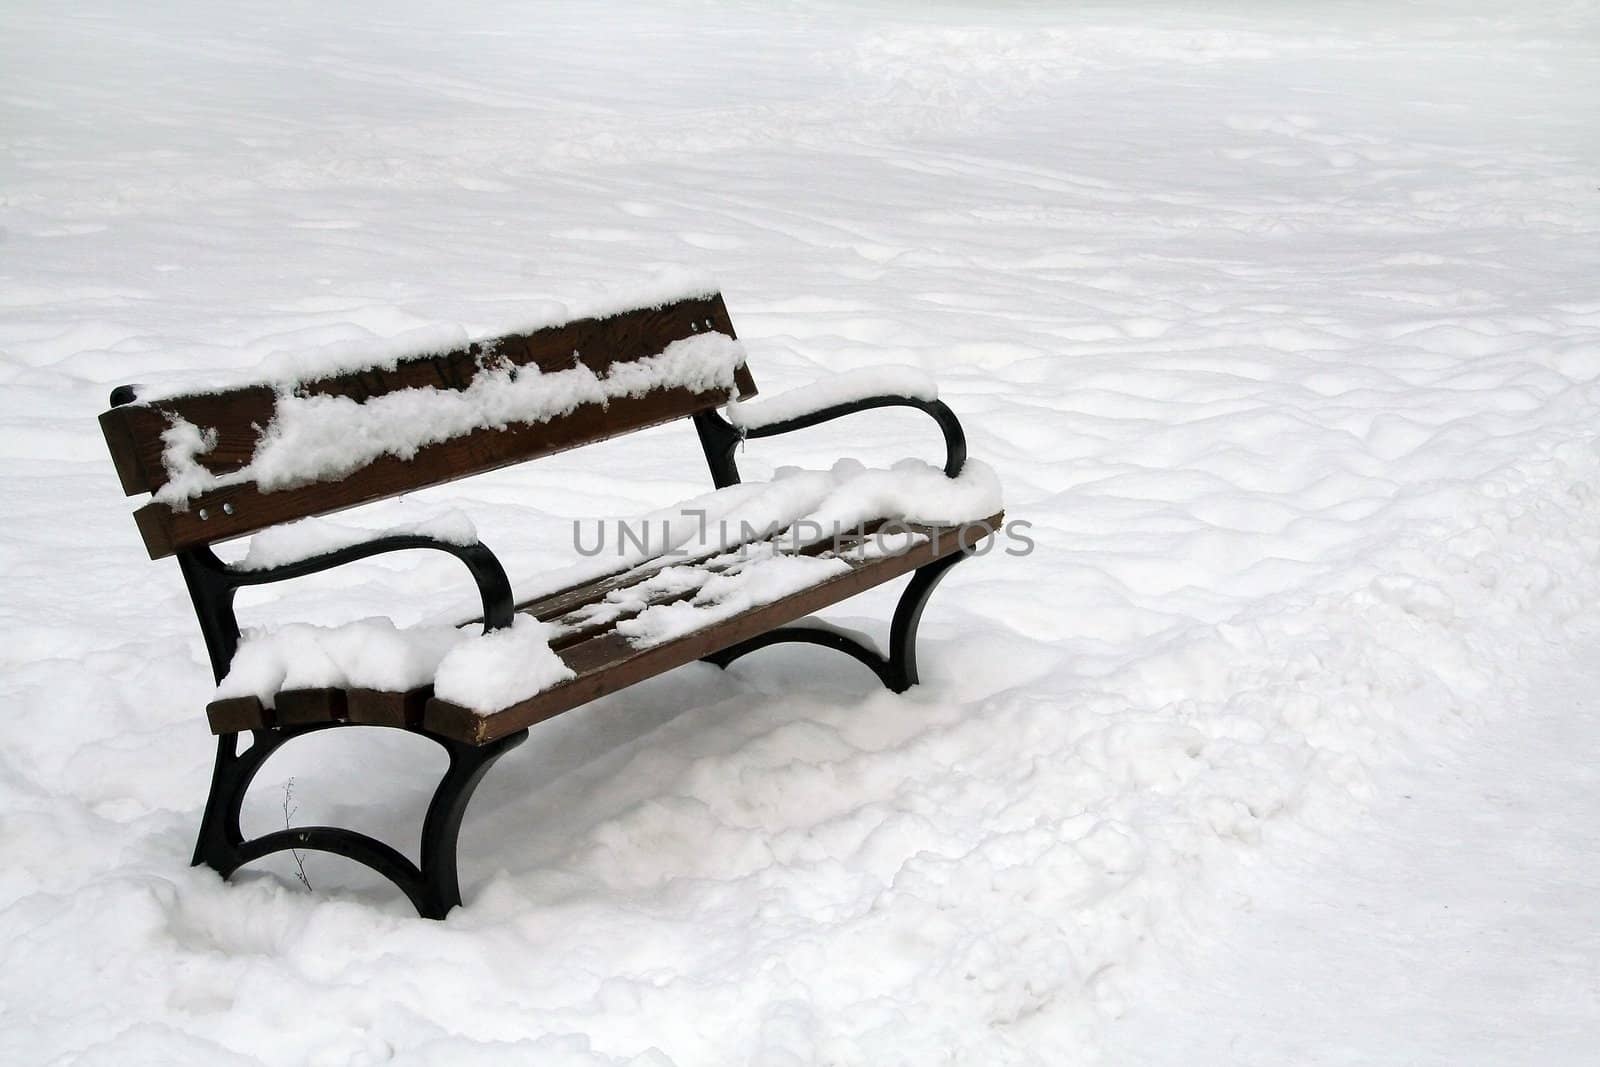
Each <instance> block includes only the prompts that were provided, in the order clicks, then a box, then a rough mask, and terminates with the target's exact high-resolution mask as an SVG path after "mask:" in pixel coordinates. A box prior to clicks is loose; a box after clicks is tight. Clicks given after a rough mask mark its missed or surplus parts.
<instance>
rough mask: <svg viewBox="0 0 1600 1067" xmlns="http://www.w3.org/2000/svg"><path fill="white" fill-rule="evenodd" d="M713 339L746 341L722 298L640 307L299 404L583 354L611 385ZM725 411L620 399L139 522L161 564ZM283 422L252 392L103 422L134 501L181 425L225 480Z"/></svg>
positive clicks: (166, 510)
mask: <svg viewBox="0 0 1600 1067" xmlns="http://www.w3.org/2000/svg"><path fill="white" fill-rule="evenodd" d="M713 331H714V332H718V333H724V334H727V335H728V336H730V337H731V336H734V331H733V324H732V322H731V321H730V320H729V318H728V313H727V309H726V307H725V306H724V305H723V302H722V298H721V297H720V296H709V297H704V298H696V299H692V300H683V301H679V302H677V303H674V304H669V305H665V306H663V307H659V308H641V309H638V310H634V311H628V312H623V313H621V314H618V315H614V316H611V317H609V318H604V319H580V320H577V321H574V322H569V323H565V324H563V325H560V326H553V327H549V328H547V329H544V330H539V331H536V332H534V333H530V334H525V335H515V336H509V337H503V338H499V339H496V340H493V341H486V342H479V343H474V344H473V345H470V346H468V347H466V348H463V349H460V350H457V351H455V352H450V353H446V354H444V355H439V356H429V357H421V358H416V359H410V360H405V361H402V362H400V363H398V364H397V365H396V366H394V367H393V368H389V369H383V368H373V369H368V370H365V371H360V372H355V373H348V374H342V375H338V376H334V377H329V378H324V379H320V380H317V381H313V382H310V383H307V384H305V385H302V386H301V387H299V389H298V390H297V392H298V393H300V394H302V395H320V396H342V397H348V398H350V399H353V400H357V401H363V400H368V399H371V398H374V397H378V396H383V395H385V394H388V393H392V392H394V391H396V390H400V389H409V388H418V387H431V388H449V389H462V388H465V387H466V386H467V385H468V384H470V382H471V380H472V378H473V376H474V375H475V374H476V373H477V372H478V370H479V368H480V364H481V362H482V361H483V359H484V358H485V357H487V356H489V355H490V354H491V353H492V355H493V358H494V359H495V360H496V361H498V362H509V363H512V364H515V365H518V366H537V367H539V368H540V369H541V370H544V371H559V370H565V369H567V368H569V367H571V366H572V364H573V361H574V357H575V355H576V358H577V359H578V360H579V361H580V362H582V363H583V364H584V365H586V366H588V367H589V368H590V369H592V370H594V371H595V373H596V374H600V375H604V374H606V373H608V372H609V371H610V369H611V367H612V366H613V364H616V363H623V362H631V361H634V360H638V359H643V358H645V357H648V356H653V355H656V354H658V353H660V352H661V351H662V350H664V349H665V348H666V347H667V346H668V345H670V344H672V343H673V342H674V341H678V340H682V339H684V338H688V337H694V336H696V335H699V334H703V333H707V332H713ZM755 391H756V390H755V382H754V380H753V379H752V378H751V376H750V372H749V370H748V369H747V368H744V367H741V368H739V369H738V371H737V373H736V374H735V393H736V395H738V396H740V397H741V398H744V397H748V396H753V395H754V394H755ZM726 400H727V397H726V396H725V395H723V394H722V393H720V392H717V391H710V392H694V391H692V390H688V389H682V388H672V389H662V390H658V391H656V392H653V393H650V394H648V395H646V396H643V397H627V398H620V399H617V400H613V401H611V403H610V404H608V405H606V406H603V407H602V406H601V405H598V404H587V405H583V406H582V407H579V408H578V409H576V410H575V411H573V412H571V413H570V414H568V415H566V416H563V417H561V418H557V419H552V420H550V421H548V422H544V423H531V424H516V425H513V426H511V427H508V428H507V429H505V430H494V429H484V430H479V431H477V432H474V433H471V434H468V435H465V436H463V437H459V438H456V439H454V440H451V441H445V442H441V443H439V444H435V445H432V446H429V447H426V448H423V449H421V450H419V452H418V453H417V454H416V456H414V457H413V458H412V459H409V460H400V459H398V458H396V457H392V456H386V457H383V458H380V459H378V460H376V461H374V462H373V463H371V464H368V465H367V466H366V467H363V468H362V469H361V470H359V471H355V472H353V473H351V474H349V475H347V476H345V477H344V478H342V479H340V480H337V481H332V482H317V483H313V484H310V485H305V486H300V487H298V488H295V489H288V490H282V491H278V492H271V493H263V492H261V491H260V490H258V489H257V488H256V487H255V486H254V485H250V484H246V485H239V486H231V487H228V488H224V489H219V490H216V491H214V492H211V493H207V494H204V495H202V496H199V497H196V498H194V499H193V500H191V501H189V502H188V508H187V509H186V510H182V511H179V510H174V509H172V508H171V507H168V506H167V505H165V504H157V503H154V502H152V503H150V504H146V505H145V506H144V507H142V508H140V509H139V510H138V511H137V512H136V513H135V519H136V520H137V522H138V525H139V530H140V533H141V534H142V535H143V537H144V540H145V546H146V548H147V549H148V551H149V553H150V556H151V558H152V559H159V558H161V557H163V556H168V555H171V554H172V553H173V552H175V551H178V550H180V549H183V548H188V547H192V546H194V545H200V544H210V543H212V542H215V541H222V540H227V539H229V538H232V537H239V536H243V535H244V534H248V533H253V532H254V531H256V530H260V529H264V528H266V527H268V526H272V525H276V524H278V523H281V522H287V521H291V520H293V519H298V518H304V517H307V516H311V515H322V514H327V513H329V512H332V511H338V510H342V509H344V508H348V507H353V506H355V505H357V504H362V503H367V502H369V501H373V500H380V499H384V498H387V497H391V496H396V495H399V494H401V493H404V492H409V491H412V490H415V489H420V488H423V487H425V486H430V485H438V484H440V483H443V482H447V481H451V480H454V479H456V478H461V477H465V476H467V475H469V474H476V473H481V472H483V471H489V470H494V469H496V468H498V467H503V466H507V465H509V464H512V463H519V462H522V461H524V460H529V459H535V458H537V457H539V456H545V455H549V454H551V453H555V452H560V451H563V450H565V449H569V448H574V447H577V446H578V445H583V444H588V443H590V442H593V441H601V440H605V439H607V438H610V437H615V436H618V435H620V434H624V433H630V432H632V431H634V430H640V429H644V428H646V427H649V426H655V425H659V424H661V423H664V422H668V421H671V420H673V419H676V418H682V417H685V416H688V415H692V414H695V413H696V412H700V411H706V410H709V409H711V408H715V407H718V406H720V405H721V404H723V403H724V402H725V401H726ZM275 413H276V394H275V393H274V392H273V391H272V390H271V389H270V388H267V387H265V386H252V387H248V388H242V389H235V390H229V391H226V392H220V393H213V394H196V395H192V396H181V397H174V398H171V399H165V400H160V401H154V402H151V403H148V404H142V403H138V402H134V403H130V404H124V405H122V406H120V407H115V408H112V409H111V410H110V411H107V412H105V413H104V414H103V415H102V416H101V418H100V424H101V430H102V433H103V435H104V436H105V439H106V446H107V448H108V449H109V450H110V452H111V455H112V459H113V462H114V463H115V465H116V469H117V475H118V478H119V479H120V481H121V483H122V487H123V490H124V492H126V493H128V494H130V495H131V494H134V493H139V492H154V491H155V490H157V489H159V488H160V487H161V486H163V485H165V484H166V482H167V480H168V477H167V471H166V468H165V465H164V462H163V452H164V444H163V442H162V440H161V435H162V433H163V432H165V431H166V430H167V429H168V428H169V426H170V425H171V422H172V420H173V419H174V418H181V419H184V420H187V421H188V422H191V423H193V424H195V425H196V426H198V427H201V428H202V429H204V430H207V431H210V432H212V433H214V434H215V435H216V444H215V447H213V448H212V449H211V450H210V451H208V452H207V453H206V454H205V455H203V456H201V457H199V459H200V461H201V462H202V463H203V464H204V465H205V466H206V468H207V469H208V470H210V471H211V472H212V473H214V474H226V473H230V472H233V471H237V470H239V469H240V468H241V467H243V466H245V465H246V464H248V463H249V462H250V460H251V458H252V457H253V455H254V451H255V447H256V442H257V440H258V438H259V436H260V433H261V430H262V429H263V428H264V427H266V426H267V425H269V424H270V423H271V422H272V419H273V417H274V415H275ZM202 514H203V515H204V516H205V517H204V518H201V515H202Z"/></svg>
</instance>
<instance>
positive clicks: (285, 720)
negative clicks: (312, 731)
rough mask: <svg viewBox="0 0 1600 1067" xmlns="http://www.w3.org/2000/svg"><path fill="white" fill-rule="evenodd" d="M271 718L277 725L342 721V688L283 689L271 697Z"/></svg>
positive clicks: (303, 724)
mask: <svg viewBox="0 0 1600 1067" xmlns="http://www.w3.org/2000/svg"><path fill="white" fill-rule="evenodd" d="M272 703H273V709H272V711H273V715H272V717H273V719H274V720H275V721H276V723H277V725H279V726H310V725H312V724H313V723H319V722H343V721H344V719H345V696H344V690H343V689H285V690H283V691H282V692H280V693H278V694H277V695H276V696H274V697H273V698H272Z"/></svg>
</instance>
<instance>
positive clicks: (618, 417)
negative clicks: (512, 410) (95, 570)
mask: <svg viewBox="0 0 1600 1067" xmlns="http://www.w3.org/2000/svg"><path fill="white" fill-rule="evenodd" d="M726 399H727V398H726V397H725V396H721V395H719V394H713V393H691V392H689V391H688V390H685V389H670V390H662V391H661V392H656V393H649V394H647V395H645V396H642V397H627V398H623V399H620V400H614V401H612V402H611V404H610V406H609V407H606V408H601V407H599V406H597V405H592V404H588V405H584V406H583V407H582V408H580V409H578V410H577V411H575V412H573V414H571V415H569V416H568V417H566V418H565V419H561V420H552V421H551V422H547V423H533V424H518V425H514V426H508V427H507V428H506V429H504V430H479V431H477V432H476V433H471V434H467V435H465V436H463V437H456V438H453V439H451V440H449V441H441V442H440V443H438V444H436V445H430V446H428V447H426V448H423V449H419V450H418V452H417V454H416V455H415V456H413V457H412V458H411V459H409V460H403V459H400V458H398V457H396V456H383V457H381V458H379V459H377V460H374V461H373V462H372V463H369V464H368V465H367V466H365V467H363V468H362V469H361V470H359V471H356V472H354V473H353V474H350V475H348V476H346V477H345V479H344V480H343V481H338V482H312V483H310V484H309V485H302V486H297V487H296V488H293V489H282V490H279V491H277V492H272V493H263V492H262V491H261V490H259V489H257V488H256V487H255V486H254V485H253V484H246V485H237V486H228V487H226V488H223V489H218V490H216V491H214V492H210V493H205V494H203V495H201V496H198V497H195V498H194V499H193V500H191V501H190V502H189V509H188V510H187V511H175V510H173V509H172V508H170V507H168V506H167V505H165V504H157V503H154V502H152V503H149V504H146V505H144V506H143V507H141V508H139V509H138V510H137V511H135V512H134V520H135V521H136V522H137V523H138V525H139V532H140V533H141V534H142V535H143V537H144V542H145V548H146V549H147V550H148V551H149V553H150V558H151V559H162V558H164V557H166V556H170V555H172V554H173V553H174V552H176V551H179V550H181V549H184V548H190V547H192V546H194V545H202V544H212V543H214V542H217V541H226V540H228V539H229V538H232V537H242V536H244V535H245V534H249V533H254V532H255V531H257V530H261V529H265V528H266V527H268V526H275V525H277V524H278V523H283V522H290V521H292V520H294V519H301V518H305V517H307V516H311V515H326V514H328V513H330V512H334V511H341V510H343V509H345V508H350V507H355V506H356V505H357V504H365V503H368V502H370V501H373V500H384V499H387V498H389V497H392V496H398V495H400V494H402V493H408V492H412V491H414V490H417V489H422V488H425V487H427V486H430V485H441V484H443V483H445V482H450V481H454V480H456V479H457V478H462V477H465V476H467V475H469V474H481V473H484V472H486V471H491V470H495V469H497V468H500V467H506V466H510V465H511V464H513V463H520V462H522V461H524V460H528V459H534V458H537V457H539V456H545V455H550V454H551V453H554V452H560V451H564V450H565V449H569V448H575V447H577V446H578V445H583V444H589V443H591V442H594V441H600V440H604V439H606V438H608V437H615V436H618V435H620V434H625V433H631V432H633V431H634V430H641V429H644V428H645V427H647V426H655V425H659V424H661V423H664V422H670V421H672V420H673V419H677V418H682V417H683V416H685V415H689V414H693V413H694V412H695V411H704V410H706V409H707V408H711V407H715V406H717V405H718V404H721V403H722V402H723V401H724V400H726ZM229 509H232V510H231V511H230V510H229ZM202 515H204V517H202Z"/></svg>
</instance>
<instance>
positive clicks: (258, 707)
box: [206, 697, 272, 734]
mask: <svg viewBox="0 0 1600 1067" xmlns="http://www.w3.org/2000/svg"><path fill="white" fill-rule="evenodd" d="M206 721H207V722H209V723H210V724H211V732H212V733H214V734H237V733H243V732H244V731H245V730H264V729H266V728H267V727H268V726H271V725H272V712H271V710H269V709H268V708H267V707H266V705H264V704H262V703H261V701H259V700H257V699H256V698H255V697H228V698H227V699H225V700H213V701H212V702H211V703H209V704H207V705H206Z"/></svg>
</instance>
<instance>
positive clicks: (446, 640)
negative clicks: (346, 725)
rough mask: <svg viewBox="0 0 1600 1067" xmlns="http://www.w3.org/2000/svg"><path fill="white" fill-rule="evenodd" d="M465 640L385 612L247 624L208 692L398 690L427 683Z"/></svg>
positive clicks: (269, 695) (266, 696) (263, 696)
mask: <svg viewBox="0 0 1600 1067" xmlns="http://www.w3.org/2000/svg"><path fill="white" fill-rule="evenodd" d="M468 640H471V635H470V634H468V633H467V632H466V631H463V630H458V629H456V628H455V627H453V626H407V627H403V628H401V627H396V626H395V624H394V622H393V621H392V620H390V619H386V618H371V619H357V620H355V621H352V622H347V623H341V624H340V625H338V626H313V625H309V624H306V623H289V624H287V625H284V626H279V627H271V628H260V629H253V630H248V631H246V632H245V633H244V635H243V637H242V639H241V640H240V642H239V651H238V652H237V653H235V654H234V657H233V663H232V664H231V665H230V668H229V670H228V675H227V677H226V678H224V679H222V682H221V683H220V684H219V685H218V686H217V690H216V694H215V696H214V697H213V699H217V700H222V699H225V698H228V697H243V696H253V697H256V698H257V699H258V700H260V701H261V702H262V703H263V704H264V705H266V706H267V707H269V708H270V707H273V706H274V704H275V703H276V697H277V694H278V693H280V692H282V691H284V690H286V689H382V690H390V691H395V692H404V691H406V690H408V689H416V688H418V687H420V686H424V685H427V684H429V683H430V682H432V681H433V678H434V674H435V672H436V671H437V670H438V668H439V664H440V661H441V660H443V659H444V658H445V656H446V655H447V654H448V653H449V652H450V650H451V649H453V648H456V647H457V646H459V645H460V644H461V643H462V642H463V641H468Z"/></svg>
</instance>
